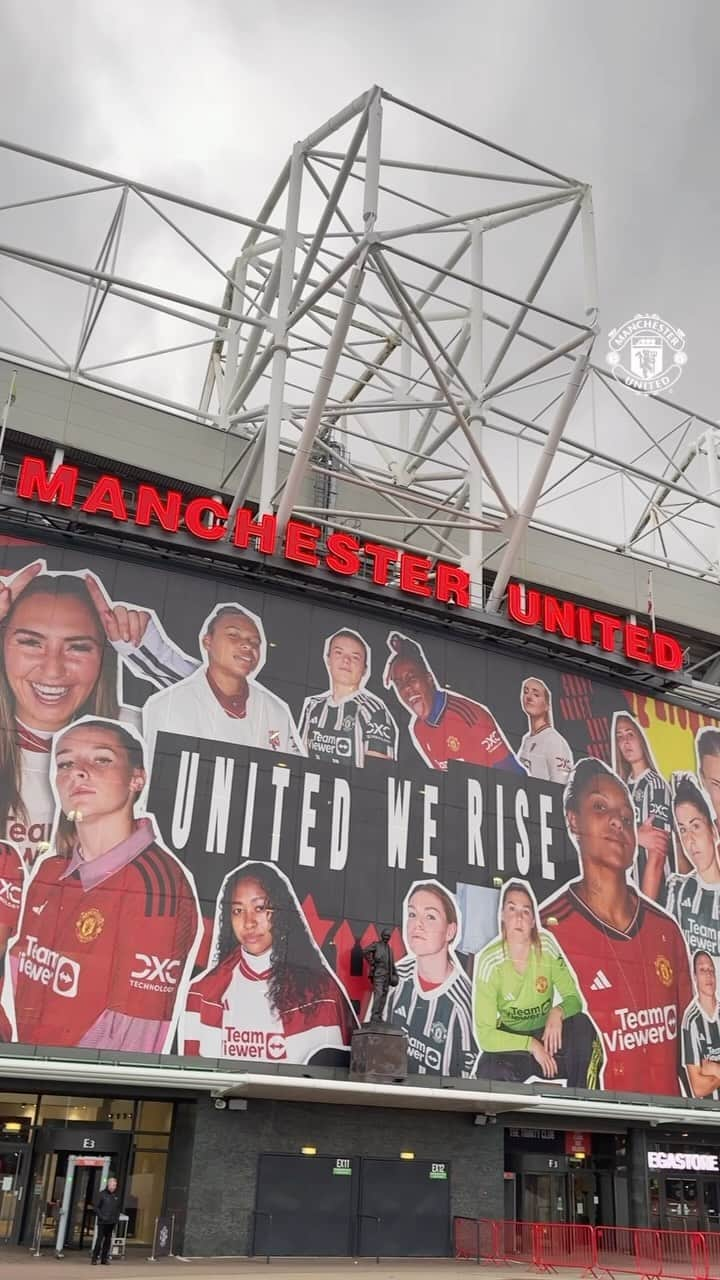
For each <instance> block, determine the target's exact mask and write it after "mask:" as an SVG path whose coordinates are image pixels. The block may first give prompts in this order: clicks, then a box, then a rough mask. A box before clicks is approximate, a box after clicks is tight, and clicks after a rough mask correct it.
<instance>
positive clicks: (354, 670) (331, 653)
mask: <svg viewBox="0 0 720 1280" xmlns="http://www.w3.org/2000/svg"><path fill="white" fill-rule="evenodd" d="M323 657H324V659H325V666H326V667H327V672H328V675H329V677H330V688H329V689H327V690H326V691H325V693H318V694H316V695H315V696H314V697H310V698H306V699H305V703H304V705H303V709H302V715H301V717H300V738H301V740H302V743H303V745H304V746H305V748H306V750H307V753H308V755H309V756H310V757H311V758H312V759H314V760H327V761H328V762H329V763H330V764H345V765H348V764H352V765H355V766H356V767H357V768H362V766H363V765H364V763H365V760H366V759H367V758H368V757H376V758H378V759H380V760H388V761H393V760H396V759H397V741H398V729H397V725H396V723H395V721H394V720H393V718H392V716H391V715H390V712H389V711H388V709H387V707H386V706H385V703H384V702H383V700H382V698H378V697H377V696H376V695H375V694H374V693H370V692H369V690H367V689H366V688H365V684H366V682H367V680H368V678H369V676H370V649H369V648H368V645H367V644H366V643H365V641H364V640H363V638H362V636H361V635H358V633H357V631H351V630H349V629H345V630H342V631H336V632H335V634H334V635H332V636H330V637H329V638H328V639H327V640H326V641H325V650H324V654H323Z"/></svg>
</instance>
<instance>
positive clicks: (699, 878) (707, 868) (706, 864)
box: [666, 773, 720, 956]
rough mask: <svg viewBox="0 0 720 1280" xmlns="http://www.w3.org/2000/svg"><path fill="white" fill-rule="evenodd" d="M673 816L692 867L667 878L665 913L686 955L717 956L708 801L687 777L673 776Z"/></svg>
mask: <svg viewBox="0 0 720 1280" xmlns="http://www.w3.org/2000/svg"><path fill="white" fill-rule="evenodd" d="M673 814H674V817H675V826H676V828H677V833H678V836H679V837H680V843H681V844H682V847H683V849H684V851H685V854H686V856H687V857H688V858H689V859H690V862H691V863H692V866H693V870H692V871H691V872H690V874H689V875H685V876H681V875H674V876H671V877H670V879H669V881H668V886H667V904H666V906H667V910H668V911H669V912H670V914H671V915H673V916H675V919H676V920H677V922H678V924H679V925H680V928H681V929H682V931H683V933H684V934H685V938H686V941H687V944H688V946H689V948H690V951H691V952H693V951H697V950H699V949H700V948H703V949H704V950H705V951H709V952H710V954H711V955H713V956H720V860H718V834H717V827H716V826H715V823H714V822H713V818H712V813H711V810H710V805H709V803H708V800H707V799H706V797H705V796H704V795H703V792H702V791H701V790H700V787H699V786H698V784H697V782H696V781H695V778H694V777H693V775H692V774H691V773H674V774H673Z"/></svg>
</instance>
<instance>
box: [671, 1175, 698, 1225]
mask: <svg viewBox="0 0 720 1280" xmlns="http://www.w3.org/2000/svg"><path fill="white" fill-rule="evenodd" d="M698 1187H699V1183H698V1180H697V1178H666V1179H665V1222H664V1224H663V1225H664V1226H665V1227H666V1228H667V1229H669V1230H670V1231H699V1230H700V1201H699V1198H698Z"/></svg>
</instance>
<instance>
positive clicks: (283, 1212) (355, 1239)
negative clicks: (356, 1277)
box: [253, 1153, 450, 1258]
mask: <svg viewBox="0 0 720 1280" xmlns="http://www.w3.org/2000/svg"><path fill="white" fill-rule="evenodd" d="M449 1249H450V1166H449V1164H447V1163H442V1162H434V1163H433V1162H431V1161H429V1160H414V1159H412V1160H410V1159H407V1160H383V1159H360V1158H359V1157H355V1156H340V1157H335V1156H318V1155H311V1154H310V1153H308V1155H306V1156H305V1155H302V1156H288V1155H263V1156H260V1159H259V1168H258V1182H257V1196H256V1204H255V1227H254V1233H253V1253H254V1254H255V1255H256V1256H259V1257H261V1256H266V1257H285V1258H287V1257H335V1258H338V1257H352V1256H357V1257H388V1258H412V1257H415V1258H418V1257H425V1258H427V1257H447V1255H448V1253H449Z"/></svg>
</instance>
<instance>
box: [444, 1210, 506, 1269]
mask: <svg viewBox="0 0 720 1280" xmlns="http://www.w3.org/2000/svg"><path fill="white" fill-rule="evenodd" d="M502 1225H503V1224H502V1223H500V1222H496V1221H495V1220H494V1219H492V1218H454V1219H453V1255H454V1257H456V1258H463V1259H467V1260H469V1261H473V1262H503V1261H505V1259H504V1258H503V1256H502V1241H501V1237H502V1232H501V1230H500V1228H501V1227H502Z"/></svg>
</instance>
